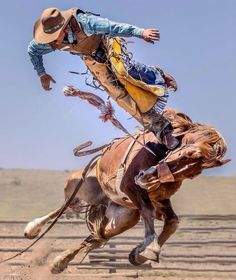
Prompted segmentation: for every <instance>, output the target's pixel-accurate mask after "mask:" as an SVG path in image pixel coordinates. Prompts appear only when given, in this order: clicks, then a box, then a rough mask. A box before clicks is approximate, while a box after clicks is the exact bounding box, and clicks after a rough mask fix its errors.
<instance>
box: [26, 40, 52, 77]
mask: <svg viewBox="0 0 236 280" xmlns="http://www.w3.org/2000/svg"><path fill="white" fill-rule="evenodd" d="M53 51H54V49H53V48H52V47H51V46H50V45H49V44H40V43H36V42H35V41H34V40H32V41H31V42H30V43H29V46H28V54H29V56H30V60H31V62H32V64H33V66H34V69H35V70H36V72H37V74H38V75H39V76H41V75H42V74H44V73H46V71H45V68H44V65H43V55H45V54H47V53H50V52H53Z"/></svg>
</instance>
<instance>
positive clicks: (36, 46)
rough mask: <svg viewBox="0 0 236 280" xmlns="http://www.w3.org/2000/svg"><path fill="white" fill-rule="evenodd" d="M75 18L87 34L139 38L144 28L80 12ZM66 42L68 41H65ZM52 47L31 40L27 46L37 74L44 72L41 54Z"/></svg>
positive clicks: (51, 50)
mask: <svg viewBox="0 0 236 280" xmlns="http://www.w3.org/2000/svg"><path fill="white" fill-rule="evenodd" d="M77 20H78V22H79V23H80V25H81V27H82V29H83V31H84V32H85V34H86V35H87V36H91V35H92V34H94V33H96V34H102V35H108V36H110V37H116V36H120V37H138V38H141V36H142V33H143V31H144V29H142V28H139V27H137V26H134V25H130V24H126V23H118V22H114V21H110V20H108V19H107V18H101V17H99V16H95V15H92V14H86V13H85V14H83V13H80V14H78V15H77ZM73 40H74V36H73V34H72V33H69V34H68V41H69V43H73ZM67 43H68V42H67ZM53 51H54V49H53V48H52V47H51V46H50V44H40V43H36V42H35V41H34V40H32V41H31V42H30V44H29V46H28V54H29V56H30V59H31V62H32V64H33V66H34V69H35V70H36V71H37V73H38V75H39V76H41V75H42V74H44V73H46V71H45V68H44V65H43V55H45V54H47V53H51V52H53Z"/></svg>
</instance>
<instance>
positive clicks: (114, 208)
mask: <svg viewBox="0 0 236 280" xmlns="http://www.w3.org/2000/svg"><path fill="white" fill-rule="evenodd" d="M88 216H89V217H88V220H87V222H88V227H89V230H90V231H91V233H92V235H90V236H88V237H87V238H86V239H85V240H84V241H83V242H82V243H81V244H80V245H79V246H77V247H75V248H72V249H69V250H67V251H65V252H63V253H62V255H60V256H58V257H56V258H55V259H54V261H53V264H52V267H51V271H52V273H60V272H62V271H64V270H65V269H66V268H67V266H68V264H69V262H70V261H72V260H73V259H74V257H75V256H76V255H77V254H78V253H80V258H79V262H82V261H83V259H84V258H85V257H86V255H87V254H88V253H89V252H90V251H91V250H93V249H96V248H99V247H102V246H103V245H104V244H105V243H106V242H107V241H108V240H109V239H110V238H111V237H113V236H115V235H118V234H120V233H122V232H124V231H126V230H128V229H130V228H132V227H133V226H135V225H136V224H137V223H138V221H139V218H140V215H139V211H138V210H135V209H127V208H123V207H122V206H119V205H117V204H115V203H110V204H109V206H108V207H107V209H105V207H104V206H102V205H100V206H98V207H92V208H91V209H90V211H89V214H88Z"/></svg>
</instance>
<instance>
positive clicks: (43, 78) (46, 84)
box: [40, 73, 56, 91]
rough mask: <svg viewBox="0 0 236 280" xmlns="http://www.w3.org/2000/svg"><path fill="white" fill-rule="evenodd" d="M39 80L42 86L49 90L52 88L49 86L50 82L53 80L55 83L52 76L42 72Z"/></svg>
mask: <svg viewBox="0 0 236 280" xmlns="http://www.w3.org/2000/svg"><path fill="white" fill-rule="evenodd" d="M40 82H41V84H42V87H43V88H44V89H45V90H47V91H49V90H51V89H52V88H51V87H50V82H53V83H54V84H55V83H56V81H55V80H54V79H53V78H52V76H50V75H48V74H46V73H45V74H43V75H42V76H40Z"/></svg>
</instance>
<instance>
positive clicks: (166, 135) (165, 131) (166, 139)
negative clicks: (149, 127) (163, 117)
mask: <svg viewBox="0 0 236 280" xmlns="http://www.w3.org/2000/svg"><path fill="white" fill-rule="evenodd" d="M172 131H173V128H172V125H171V123H169V124H168V125H164V127H163V128H162V129H161V130H160V131H158V132H157V133H156V134H155V135H156V137H157V140H158V141H159V142H160V143H161V144H164V145H165V146H166V147H167V149H169V150H173V149H175V148H176V147H177V146H178V145H179V140H178V139H177V138H176V137H174V136H173V135H172Z"/></svg>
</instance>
